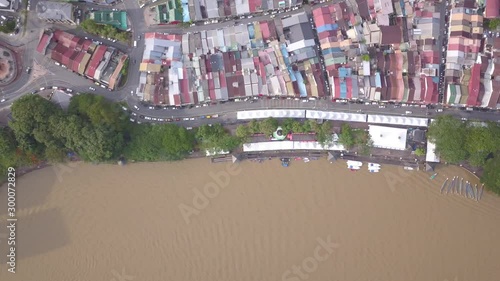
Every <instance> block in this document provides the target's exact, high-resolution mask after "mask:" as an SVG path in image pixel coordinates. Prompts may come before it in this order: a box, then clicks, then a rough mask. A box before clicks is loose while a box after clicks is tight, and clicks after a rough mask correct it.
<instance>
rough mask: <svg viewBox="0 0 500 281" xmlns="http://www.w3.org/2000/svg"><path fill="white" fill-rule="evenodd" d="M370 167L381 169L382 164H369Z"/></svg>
mask: <svg viewBox="0 0 500 281" xmlns="http://www.w3.org/2000/svg"><path fill="white" fill-rule="evenodd" d="M368 167H369V168H372V167H373V168H380V164H377V163H368Z"/></svg>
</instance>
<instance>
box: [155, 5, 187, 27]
mask: <svg viewBox="0 0 500 281" xmlns="http://www.w3.org/2000/svg"><path fill="white" fill-rule="evenodd" d="M167 3H168V5H167ZM167 3H164V4H160V5H158V6H155V11H156V21H157V22H158V23H169V22H173V21H182V19H183V16H182V7H181V6H180V7H177V5H176V4H175V1H169V2H167Z"/></svg>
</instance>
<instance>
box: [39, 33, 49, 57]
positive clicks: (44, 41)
mask: <svg viewBox="0 0 500 281" xmlns="http://www.w3.org/2000/svg"><path fill="white" fill-rule="evenodd" d="M49 38H50V36H49V35H48V34H45V33H44V34H43V35H42V38H40V42H38V46H37V47H36V51H37V52H39V53H42V52H44V51H45V48H47V45H48V44H49Z"/></svg>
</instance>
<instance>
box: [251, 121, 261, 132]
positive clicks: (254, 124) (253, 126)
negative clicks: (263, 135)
mask: <svg viewBox="0 0 500 281" xmlns="http://www.w3.org/2000/svg"><path fill="white" fill-rule="evenodd" d="M248 129H249V131H250V133H252V134H258V133H260V132H261V130H260V123H259V122H257V120H255V119H252V120H251V121H250V123H248Z"/></svg>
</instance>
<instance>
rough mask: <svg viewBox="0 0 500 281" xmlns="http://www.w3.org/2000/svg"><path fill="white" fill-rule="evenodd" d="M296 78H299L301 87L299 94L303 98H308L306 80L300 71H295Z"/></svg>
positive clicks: (298, 82)
mask: <svg viewBox="0 0 500 281" xmlns="http://www.w3.org/2000/svg"><path fill="white" fill-rule="evenodd" d="M295 76H296V77H297V84H298V86H299V92H300V96H301V97H307V89H306V84H304V79H303V78H302V74H301V73H300V71H295Z"/></svg>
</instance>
